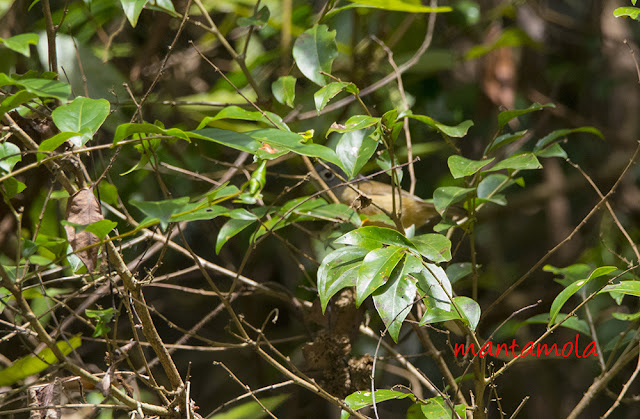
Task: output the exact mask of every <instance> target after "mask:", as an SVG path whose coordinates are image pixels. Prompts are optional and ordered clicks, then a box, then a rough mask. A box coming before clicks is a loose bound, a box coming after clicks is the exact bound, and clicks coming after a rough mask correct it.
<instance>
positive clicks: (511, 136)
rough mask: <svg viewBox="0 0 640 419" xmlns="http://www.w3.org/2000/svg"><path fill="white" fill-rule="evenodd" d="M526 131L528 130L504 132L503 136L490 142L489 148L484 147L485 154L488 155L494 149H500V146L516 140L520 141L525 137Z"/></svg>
mask: <svg viewBox="0 0 640 419" xmlns="http://www.w3.org/2000/svg"><path fill="white" fill-rule="evenodd" d="M526 133H527V130H523V131H518V132H514V133H508V134H502V135H501V136H499V137H497V138H496V139H495V141H494V142H493V143H491V144H489V145H488V146H487V148H485V149H484V154H485V155H487V154H489V153H491V152H492V151H494V150H497V149H499V148H500V147H504V146H506V145H509V144H511V143H512V142H514V141H518V140H519V139H520V138H522V137H524V135H525V134H526Z"/></svg>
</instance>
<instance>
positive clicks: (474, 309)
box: [419, 297, 480, 330]
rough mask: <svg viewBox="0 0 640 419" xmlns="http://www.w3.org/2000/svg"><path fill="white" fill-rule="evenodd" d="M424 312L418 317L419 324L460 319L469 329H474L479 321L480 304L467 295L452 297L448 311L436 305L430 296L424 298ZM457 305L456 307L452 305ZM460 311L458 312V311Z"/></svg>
mask: <svg viewBox="0 0 640 419" xmlns="http://www.w3.org/2000/svg"><path fill="white" fill-rule="evenodd" d="M424 302H425V313H424V315H423V316H422V319H420V323H419V324H420V326H423V325H425V324H431V323H440V322H444V321H448V320H461V321H463V322H464V323H465V324H466V325H467V326H469V328H470V329H471V330H475V328H476V327H477V326H478V322H479V321H480V306H479V305H478V303H476V302H475V301H474V300H472V299H471V298H468V297H454V298H453V304H452V305H451V309H450V310H449V311H446V310H442V309H440V308H438V307H437V305H436V301H434V299H432V298H425V299H424ZM454 305H455V307H457V310H456V308H455V307H454ZM458 311H460V313H458Z"/></svg>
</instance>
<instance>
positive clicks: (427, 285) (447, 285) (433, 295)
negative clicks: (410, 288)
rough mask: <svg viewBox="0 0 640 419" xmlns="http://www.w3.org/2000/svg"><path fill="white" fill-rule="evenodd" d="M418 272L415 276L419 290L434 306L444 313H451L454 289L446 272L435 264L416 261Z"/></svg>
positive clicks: (414, 273)
mask: <svg viewBox="0 0 640 419" xmlns="http://www.w3.org/2000/svg"><path fill="white" fill-rule="evenodd" d="M415 266H416V269H417V270H416V271H415V272H413V276H414V277H415V278H416V279H417V280H418V288H419V289H420V291H422V293H424V294H425V295H426V296H427V298H429V299H430V301H431V303H432V305H433V306H434V307H437V308H438V309H441V310H444V311H451V301H452V297H453V289H452V288H451V281H449V278H448V277H447V274H446V272H445V271H444V269H442V268H441V267H440V266H438V265H434V264H433V263H427V264H426V265H423V264H422V261H421V260H420V259H418V258H416V260H415Z"/></svg>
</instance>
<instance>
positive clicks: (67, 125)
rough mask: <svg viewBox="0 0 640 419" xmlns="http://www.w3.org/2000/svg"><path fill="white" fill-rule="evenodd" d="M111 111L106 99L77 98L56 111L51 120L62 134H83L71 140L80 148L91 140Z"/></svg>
mask: <svg viewBox="0 0 640 419" xmlns="http://www.w3.org/2000/svg"><path fill="white" fill-rule="evenodd" d="M109 110H110V106H109V101H107V100H106V99H89V98H87V97H77V98H75V99H74V100H73V102H71V103H69V104H68V105H63V106H59V107H57V108H56V109H54V110H53V112H52V113H51V118H52V119H53V122H54V123H55V124H56V126H57V127H58V129H59V130H60V131H61V132H79V133H81V136H80V137H76V138H71V139H70V141H71V142H72V143H73V144H75V145H76V146H78V147H80V146H83V145H84V144H85V143H87V141H89V140H91V138H92V137H93V134H95V133H96V131H98V129H99V128H100V126H101V125H102V123H103V122H104V121H105V120H106V119H107V116H109Z"/></svg>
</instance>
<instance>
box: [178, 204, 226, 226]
mask: <svg viewBox="0 0 640 419" xmlns="http://www.w3.org/2000/svg"><path fill="white" fill-rule="evenodd" d="M190 206H193V208H192V209H187V210H185V212H184V213H179V214H174V215H172V216H171V222H179V221H199V220H213V219H214V218H216V217H220V216H221V215H223V216H228V215H229V209H228V208H226V207H223V206H221V205H211V206H206V207H204V208H202V204H201V203H194V204H190ZM199 207H200V208H199Z"/></svg>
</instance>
